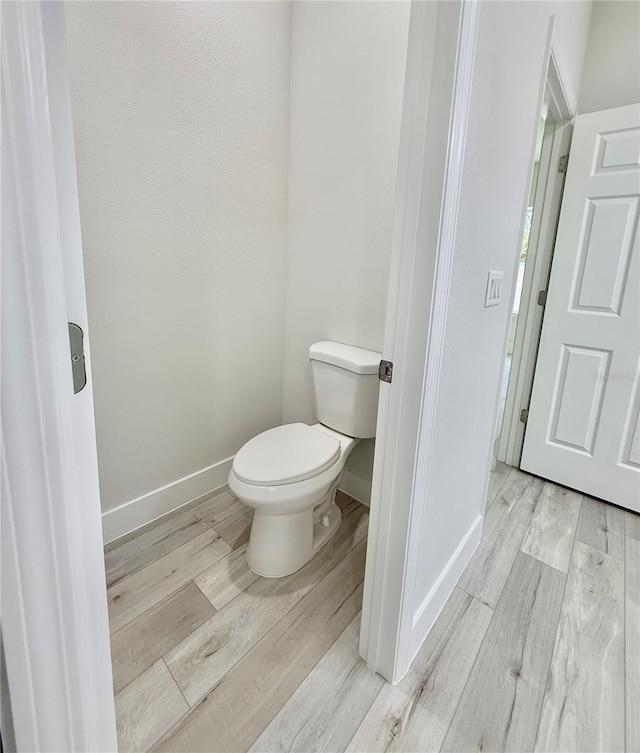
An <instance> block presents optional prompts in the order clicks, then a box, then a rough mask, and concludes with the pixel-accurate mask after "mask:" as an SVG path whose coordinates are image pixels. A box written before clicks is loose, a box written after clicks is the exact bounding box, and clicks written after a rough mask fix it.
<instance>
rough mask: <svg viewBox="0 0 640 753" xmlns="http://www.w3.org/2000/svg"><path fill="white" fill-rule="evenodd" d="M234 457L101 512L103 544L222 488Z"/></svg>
mask: <svg viewBox="0 0 640 753" xmlns="http://www.w3.org/2000/svg"><path fill="white" fill-rule="evenodd" d="M232 462H233V458H232V457H231V458H227V459H226V460H221V461H220V462H219V463H215V464H214V465H210V466H209V467H208V468H203V469H202V470H201V471H196V472H195V473H192V474H190V475H189V476H185V477H184V478H180V479H178V480H177V481H173V482H172V483H170V484H167V485H166V486H162V487H160V488H159V489H155V490H154V491H152V492H148V493H147V494H143V495H142V496H141V497H137V499H132V500H130V501H129V502H125V503H124V504H122V505H119V506H118V507H114V508H113V510H107V511H105V512H103V513H102V535H103V538H104V543H105V544H108V543H109V542H110V541H113V540H114V539H119V538H120V537H121V536H124V535H126V534H127V533H131V531H134V530H136V529H137V528H140V527H141V526H144V525H146V524H147V523H150V522H151V521H153V520H155V519H156V518H160V517H162V516H163V515H166V514H167V513H170V512H172V511H174V510H176V509H177V508H179V507H182V506H183V505H185V504H188V503H189V502H191V501H192V500H194V499H196V498H197V497H201V496H202V495H203V494H208V493H211V492H214V491H216V490H218V489H222V488H224V487H225V486H226V484H227V477H228V476H229V471H230V470H231V464H232Z"/></svg>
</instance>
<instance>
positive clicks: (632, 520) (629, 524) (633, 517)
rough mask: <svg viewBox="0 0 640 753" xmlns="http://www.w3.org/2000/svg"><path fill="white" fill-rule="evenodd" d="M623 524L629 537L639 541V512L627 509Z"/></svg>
mask: <svg viewBox="0 0 640 753" xmlns="http://www.w3.org/2000/svg"><path fill="white" fill-rule="evenodd" d="M624 526H625V528H624V530H625V533H626V534H627V536H628V537H629V538H631V539H636V541H640V514H638V513H637V512H631V511H630V510H627V511H626V512H625V516H624Z"/></svg>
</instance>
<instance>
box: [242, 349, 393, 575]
mask: <svg viewBox="0 0 640 753" xmlns="http://www.w3.org/2000/svg"><path fill="white" fill-rule="evenodd" d="M309 359H310V361H311V373H312V377H313V386H314V392H315V401H316V414H317V418H318V421H319V423H317V424H313V425H309V424H303V423H291V424H285V425H284V426H278V427H276V428H275V429H269V430H268V431H265V432H262V434H258V435H257V436H256V437H254V438H253V439H250V440H249V441H248V442H247V443H246V444H245V445H244V446H243V447H242V448H241V449H240V450H239V452H238V454H237V455H236V456H235V458H234V460H233V467H232V468H231V471H230V472H229V487H230V488H231V491H232V492H233V493H234V494H235V495H236V497H238V499H239V500H240V501H241V502H244V504H245V505H248V506H249V507H252V508H253V509H254V510H255V513H254V516H253V524H252V526H251V536H250V539H249V545H248V547H247V555H246V556H247V563H248V564H249V567H250V568H251V569H252V570H253V571H254V572H255V573H257V574H258V575H262V576H264V577H266V578H281V577H283V576H285V575H290V574H291V573H294V572H295V571H296V570H299V569H300V568H301V567H302V566H303V565H305V564H306V563H307V562H308V561H309V560H310V559H311V558H312V557H313V556H314V555H315V553H316V552H317V551H318V550H319V549H320V548H321V547H322V546H323V545H324V544H326V543H327V541H329V539H330V538H331V537H332V536H333V535H334V533H335V532H336V531H337V530H338V528H339V526H340V522H341V520H342V513H341V512H340V508H339V507H338V506H337V505H336V503H335V496H336V490H337V488H338V484H339V483H340V479H341V478H342V472H343V470H344V466H345V463H346V461H347V458H348V457H349V454H350V453H351V450H352V449H353V448H354V447H355V445H356V444H357V443H358V442H359V440H360V439H367V438H370V437H374V436H375V433H376V419H377V413H378V386H379V381H378V366H379V364H380V353H376V352H374V351H371V350H364V349H363V348H356V347H354V346H351V345H343V344H342V343H334V342H318V343H315V344H314V345H312V346H311V348H310V349H309Z"/></svg>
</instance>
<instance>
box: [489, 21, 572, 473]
mask: <svg viewBox="0 0 640 753" xmlns="http://www.w3.org/2000/svg"><path fill="white" fill-rule="evenodd" d="M547 60H548V67H547V70H546V71H545V75H544V77H543V87H542V96H541V99H540V103H539V104H540V106H539V110H538V111H539V112H542V108H543V107H544V99H545V97H547V98H548V107H549V114H550V116H551V118H552V120H553V122H554V126H555V127H554V130H553V133H552V135H551V143H550V144H549V145H548V147H547V148H546V152H547V158H546V160H545V161H544V163H543V160H541V163H540V164H541V167H540V176H539V183H538V187H537V189H536V197H535V209H536V210H537V211H534V227H533V228H532V238H531V240H530V244H529V249H528V252H527V264H526V266H525V277H524V280H523V285H522V296H521V299H520V312H519V315H518V321H517V324H516V333H515V340H514V348H513V357H512V360H511V370H510V374H509V383H508V387H507V394H506V399H505V407H504V415H503V419H502V428H501V431H500V437H499V440H498V450H497V453H496V457H497V459H498V460H500V461H502V462H503V463H506V464H507V465H512V466H516V467H519V466H520V456H521V454H522V447H523V444H524V434H525V429H526V426H525V424H524V423H523V422H522V421H521V420H520V411H521V410H522V409H526V408H528V406H529V400H530V398H531V388H532V386H533V375H534V372H535V365H536V358H537V352H538V341H539V339H540V332H541V330H542V317H543V315H544V307H542V306H539V305H538V302H537V293H538V291H540V290H546V287H547V283H548V280H549V272H550V270H551V259H552V256H553V247H554V244H555V236H556V228H557V224H558V216H559V213H560V204H561V201H562V191H563V189H564V173H560V172H559V171H558V169H557V166H558V163H559V160H560V157H561V155H563V154H567V153H568V151H569V146H570V143H571V134H572V131H573V118H574V117H575V116H576V114H577V103H576V97H575V94H574V93H573V90H572V89H571V88H570V86H569V83H568V82H569V81H570V78H569V76H568V74H567V73H566V67H565V64H564V55H563V53H562V48H561V45H560V40H559V38H558V35H557V32H556V29H555V23H554V19H553V18H552V19H551V22H550V28H549V35H548V52H547ZM545 140H546V139H545ZM534 155H535V144H534V145H533V148H532V154H531V170H532V171H533V160H534ZM538 197H541V200H539V198H538ZM527 199H528V197H527ZM525 204H528V201H527V202H525ZM526 211H527V206H526V205H525V207H524V208H523V213H522V222H521V227H524V220H525V216H526ZM536 215H537V216H538V217H539V220H538V221H537V222H536ZM515 280H516V276H514V289H513V291H512V297H511V301H512V302H513V299H514V297H515ZM512 306H513V303H512ZM508 336H509V331H508V330H507V332H506V335H505V346H504V355H503V363H504V359H506V352H507V345H508V342H507V341H508Z"/></svg>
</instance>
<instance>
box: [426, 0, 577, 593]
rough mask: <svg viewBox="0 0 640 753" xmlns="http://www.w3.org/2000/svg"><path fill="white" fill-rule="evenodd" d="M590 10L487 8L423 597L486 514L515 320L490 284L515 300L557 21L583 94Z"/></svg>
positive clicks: (530, 5)
mask: <svg viewBox="0 0 640 753" xmlns="http://www.w3.org/2000/svg"><path fill="white" fill-rule="evenodd" d="M590 11H591V7H590V4H589V3H585V2H535V1H534V2H501V1H500V0H498V2H492V0H483V2H482V3H480V17H479V27H478V43H477V51H476V63H475V71H474V80H473V89H472V99H471V109H470V115H469V127H468V133H467V145H466V152H465V161H464V173H463V184H462V193H461V197H460V216H459V222H458V227H457V231H456V233H457V237H456V245H455V255H454V267H453V280H452V286H451V294H450V297H449V302H448V311H447V325H446V326H447V330H446V345H445V349H444V353H443V361H442V379H441V385H440V392H439V396H438V410H437V413H436V423H435V432H436V437H437V440H436V441H435V443H434V453H435V454H434V462H433V468H434V471H433V474H432V476H431V478H430V480H429V487H428V508H427V510H426V514H425V516H424V531H423V537H422V542H423V544H422V546H421V549H420V553H421V565H420V568H419V572H420V582H419V583H418V586H417V589H418V590H417V593H418V594H420V595H421V596H420V598H423V597H424V595H426V594H427V593H428V592H429V589H430V588H431V586H432V585H433V583H434V580H435V579H436V578H437V577H438V575H439V574H440V572H441V570H442V566H443V563H446V562H447V561H448V560H449V558H450V557H451V556H452V554H453V553H454V551H455V549H456V547H457V546H458V544H459V543H460V541H461V539H462V537H463V536H464V534H465V533H466V532H467V531H468V530H469V528H470V526H471V525H472V523H473V522H474V520H475V519H476V517H477V515H478V514H481V513H482V511H483V509H484V494H485V490H486V480H487V471H488V466H489V460H490V457H491V453H492V449H493V436H494V435H493V431H494V425H495V418H496V411H497V402H498V390H499V386H500V381H501V377H502V373H503V367H504V363H503V357H504V346H505V341H506V335H507V329H508V326H509V320H510V317H511V306H510V303H509V296H508V295H507V298H506V300H505V301H504V302H503V303H502V305H500V306H496V307H493V308H486V309H485V308H484V296H485V289H486V284H487V273H488V271H489V270H490V269H501V270H504V273H505V288H504V289H505V290H506V291H509V290H511V289H513V285H514V283H515V275H516V271H517V265H518V259H519V249H520V245H521V240H522V226H521V223H522V212H523V208H524V206H525V202H526V198H527V193H528V190H529V174H530V170H531V160H532V157H533V149H534V144H535V140H536V132H537V129H538V122H539V120H538V118H539V112H538V96H539V92H540V86H541V81H542V77H543V72H544V70H545V63H546V61H545V59H544V52H545V46H546V42H547V34H548V28H549V19H550V17H551V16H552V15H555V17H556V24H557V31H558V36H559V37H560V40H561V43H562V47H563V51H564V55H565V58H566V62H567V68H568V72H569V75H570V76H571V82H570V83H571V84H572V85H573V87H574V89H575V90H576V91H577V90H578V89H579V85H580V79H581V71H582V65H583V59H584V50H585V47H586V42H587V35H588V28H589V16H590Z"/></svg>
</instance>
